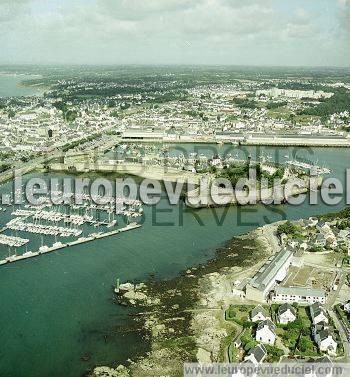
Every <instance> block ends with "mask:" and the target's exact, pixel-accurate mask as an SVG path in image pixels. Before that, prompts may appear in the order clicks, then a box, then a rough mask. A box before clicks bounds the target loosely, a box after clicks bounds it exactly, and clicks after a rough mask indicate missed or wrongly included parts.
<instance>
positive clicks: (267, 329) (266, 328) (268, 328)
mask: <svg viewBox="0 0 350 377" xmlns="http://www.w3.org/2000/svg"><path fill="white" fill-rule="evenodd" d="M255 340H257V341H258V342H261V343H265V344H270V345H271V346H273V345H274V344H275V340H276V326H275V325H274V324H273V322H272V321H271V320H269V319H266V320H265V321H261V322H260V323H259V324H258V327H257V329H256V333H255Z"/></svg>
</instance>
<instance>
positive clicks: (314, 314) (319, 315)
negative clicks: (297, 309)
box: [310, 302, 328, 325]
mask: <svg viewBox="0 0 350 377" xmlns="http://www.w3.org/2000/svg"><path fill="white" fill-rule="evenodd" d="M310 316H311V320H312V324H313V325H317V324H319V323H328V317H327V313H326V311H325V310H324V309H323V307H322V306H321V304H320V303H319V302H315V303H314V304H312V305H311V306H310Z"/></svg>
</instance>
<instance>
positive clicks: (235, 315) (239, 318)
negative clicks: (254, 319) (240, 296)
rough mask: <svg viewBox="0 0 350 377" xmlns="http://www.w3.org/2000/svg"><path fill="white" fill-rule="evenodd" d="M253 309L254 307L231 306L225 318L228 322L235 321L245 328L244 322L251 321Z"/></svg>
mask: <svg viewBox="0 0 350 377" xmlns="http://www.w3.org/2000/svg"><path fill="white" fill-rule="evenodd" d="M253 309H254V306H253V305H230V307H229V308H228V309H227V310H226V313H225V318H226V320H228V321H235V322H236V323H238V324H239V325H241V326H243V323H244V322H247V321H250V312H251V311H252V310H253Z"/></svg>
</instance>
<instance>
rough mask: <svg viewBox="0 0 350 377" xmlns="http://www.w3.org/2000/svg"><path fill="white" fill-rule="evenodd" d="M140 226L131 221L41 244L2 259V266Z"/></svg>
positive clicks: (0, 262)
mask: <svg viewBox="0 0 350 377" xmlns="http://www.w3.org/2000/svg"><path fill="white" fill-rule="evenodd" d="M140 227H141V225H140V224H137V223H131V224H129V225H127V226H125V227H123V228H120V229H115V230H112V231H110V232H98V233H93V234H90V235H89V236H87V237H81V238H78V239H77V240H76V241H72V242H67V243H62V242H56V243H54V244H53V245H52V246H51V247H48V246H41V247H40V248H39V250H38V251H27V252H26V253H24V254H21V255H11V256H9V257H7V258H5V259H3V260H0V266H2V265H5V264H8V263H13V262H18V261H20V260H24V259H29V258H34V257H37V256H39V255H42V254H48V253H51V252H53V251H57V250H60V249H64V248H66V247H70V246H74V245H80V244H83V243H86V242H91V241H95V240H97V239H101V238H106V237H110V236H114V235H116V234H119V233H123V232H127V231H129V230H133V229H137V228H140Z"/></svg>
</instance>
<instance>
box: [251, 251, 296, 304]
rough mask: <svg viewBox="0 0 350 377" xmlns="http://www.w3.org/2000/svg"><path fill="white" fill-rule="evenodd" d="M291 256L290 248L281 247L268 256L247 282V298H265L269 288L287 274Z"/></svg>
mask: <svg viewBox="0 0 350 377" xmlns="http://www.w3.org/2000/svg"><path fill="white" fill-rule="evenodd" d="M292 258H293V251H292V250H290V249H282V250H281V251H280V252H278V253H277V254H276V255H274V256H273V257H272V258H270V259H269V260H268V261H267V263H266V264H265V265H264V266H263V267H262V268H261V269H260V270H259V271H258V272H257V273H256V274H255V276H254V277H253V278H252V279H251V281H250V282H249V283H248V284H247V287H246V297H247V299H249V300H254V301H262V300H266V297H267V296H268V294H269V292H270V291H271V289H272V288H273V287H274V286H275V285H276V284H277V283H278V282H281V281H282V280H283V279H284V278H285V277H286V276H287V273H288V269H289V267H290V265H291V262H292Z"/></svg>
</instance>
